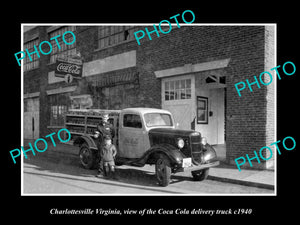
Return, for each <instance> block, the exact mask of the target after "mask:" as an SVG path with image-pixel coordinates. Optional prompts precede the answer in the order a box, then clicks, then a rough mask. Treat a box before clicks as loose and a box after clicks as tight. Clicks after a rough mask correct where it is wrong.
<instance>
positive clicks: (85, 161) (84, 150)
mask: <svg viewBox="0 0 300 225" xmlns="http://www.w3.org/2000/svg"><path fill="white" fill-rule="evenodd" d="M79 159H80V163H81V165H82V166H83V167H84V168H85V169H92V168H93V166H94V165H95V164H96V160H97V157H96V153H95V152H94V151H92V150H91V149H90V148H89V146H88V145H87V144H86V143H84V144H82V145H81V146H80V151H79Z"/></svg>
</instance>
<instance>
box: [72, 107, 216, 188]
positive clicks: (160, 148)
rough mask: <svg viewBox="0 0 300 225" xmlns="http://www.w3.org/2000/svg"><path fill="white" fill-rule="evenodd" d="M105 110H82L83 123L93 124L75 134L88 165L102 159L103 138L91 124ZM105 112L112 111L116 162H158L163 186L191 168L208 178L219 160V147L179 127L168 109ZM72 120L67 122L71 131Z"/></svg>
mask: <svg viewBox="0 0 300 225" xmlns="http://www.w3.org/2000/svg"><path fill="white" fill-rule="evenodd" d="M101 112H102V113H103V112H104V110H102V111H101V110H98V111H97V110H87V111H86V112H85V113H84V114H82V115H84V116H85V119H84V120H82V121H84V123H83V126H84V127H85V128H86V129H87V128H89V129H88V131H89V132H86V130H84V132H83V133H78V132H76V133H75V137H73V139H74V141H73V143H74V145H78V146H79V147H80V151H79V157H80V162H81V164H82V165H83V166H84V167H85V168H87V169H90V168H93V167H94V166H95V165H96V164H97V162H98V161H99V154H98V152H99V150H100V149H99V143H98V144H97V141H99V139H98V138H97V137H96V136H95V135H94V133H93V132H92V130H93V129H91V128H94V127H96V123H97V122H98V123H99V122H100V121H101ZM105 113H109V115H110V122H111V123H112V124H113V127H114V133H115V134H116V135H115V137H114V140H113V143H114V144H115V145H116V147H117V156H116V164H117V165H130V166H138V167H142V166H145V165H146V164H150V165H155V174H156V177H157V181H158V183H159V185H161V186H167V185H168V184H169V182H170V177H171V174H172V173H177V172H181V171H185V170H189V171H191V173H192V176H193V178H194V180H198V181H201V180H204V179H206V177H207V176H208V172H209V168H210V167H213V166H217V165H218V164H219V161H218V160H217V155H216V152H215V150H214V149H213V147H212V146H210V145H209V144H208V143H207V142H206V139H205V138H204V137H202V136H201V133H200V132H197V131H194V130H180V129H176V126H175V122H174V119H173V116H172V114H171V113H170V112H169V111H167V110H163V109H154V108H126V109H123V110H112V111H110V110H106V111H105ZM75 115H76V113H75ZM80 115H81V114H80ZM73 116H74V115H73ZM91 117H92V118H93V121H94V124H90V123H88V122H87V121H91ZM66 121H68V117H66ZM72 124H73V123H70V122H69V123H66V125H67V127H66V128H68V129H69V131H70V132H71V134H72ZM70 126H71V127H70ZM70 129H71V130H70ZM77 131H78V130H77Z"/></svg>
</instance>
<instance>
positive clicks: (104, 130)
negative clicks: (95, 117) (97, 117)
mask: <svg viewBox="0 0 300 225" xmlns="http://www.w3.org/2000/svg"><path fill="white" fill-rule="evenodd" d="M108 119H109V116H108V114H107V113H105V114H103V117H102V122H100V123H99V124H98V125H97V130H98V131H99V132H100V134H101V135H102V138H103V137H104V136H106V135H108V136H111V137H112V138H113V137H114V128H113V125H112V124H110V122H108ZM101 141H102V140H101Z"/></svg>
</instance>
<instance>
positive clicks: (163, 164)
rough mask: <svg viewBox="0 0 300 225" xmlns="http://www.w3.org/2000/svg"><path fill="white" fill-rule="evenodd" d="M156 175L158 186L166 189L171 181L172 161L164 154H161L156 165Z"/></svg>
mask: <svg viewBox="0 0 300 225" xmlns="http://www.w3.org/2000/svg"><path fill="white" fill-rule="evenodd" d="M155 174H156V179H157V181H158V184H159V185H160V186H163V187H166V186H168V185H169V183H170V179H171V165H170V160H169V159H168V157H166V156H165V155H163V154H160V155H159V156H158V158H157V160H156V163H155Z"/></svg>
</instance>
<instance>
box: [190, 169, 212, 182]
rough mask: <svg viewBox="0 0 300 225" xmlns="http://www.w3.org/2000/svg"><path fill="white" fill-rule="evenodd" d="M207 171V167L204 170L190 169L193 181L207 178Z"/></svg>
mask: <svg viewBox="0 0 300 225" xmlns="http://www.w3.org/2000/svg"><path fill="white" fill-rule="evenodd" d="M208 173H209V168H208V169H204V170H197V171H192V176H193V179H194V181H203V180H205V179H206V178H207V176H208Z"/></svg>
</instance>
